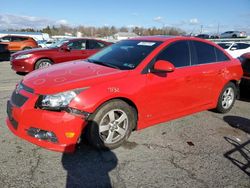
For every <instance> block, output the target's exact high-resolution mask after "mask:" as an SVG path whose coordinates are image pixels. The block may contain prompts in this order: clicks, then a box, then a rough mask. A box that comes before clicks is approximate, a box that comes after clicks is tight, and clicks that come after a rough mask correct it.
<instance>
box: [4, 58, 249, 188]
mask: <svg viewBox="0 0 250 188" xmlns="http://www.w3.org/2000/svg"><path fill="white" fill-rule="evenodd" d="M22 77H23V76H22V75H17V74H16V73H15V72H14V71H12V70H11V68H10V65H9V62H7V61H5V62H0V153H1V154H0V187H1V188H5V187H25V188H27V187H60V188H61V187H115V188H116V187H117V188H123V187H131V188H135V187H143V188H144V187H150V188H152V187H166V188H168V187H180V188H183V187H192V188H193V187H202V188H203V187H226V188H234V187H235V188H241V187H245V188H249V187H250V94H249V93H248V94H247V93H243V94H244V95H245V97H244V98H243V99H241V100H237V101H236V103H235V106H234V108H233V109H232V110H231V111H230V112H229V113H228V114H217V113H215V112H212V111H204V112H201V113H196V114H194V115H191V116H187V117H184V118H180V119H178V120H174V121H170V122H167V123H162V124H159V125H156V126H153V127H150V128H147V129H144V130H141V131H136V132H133V133H132V135H131V137H130V138H129V140H128V142H126V143H125V144H124V145H123V146H122V147H120V148H118V149H115V150H113V151H97V150H95V149H93V148H92V147H90V146H89V145H88V144H87V143H85V142H83V143H82V144H81V145H80V146H79V148H78V150H77V152H75V153H74V154H62V153H57V152H53V151H49V150H46V149H43V148H40V147H38V146H35V145H33V144H30V143H28V142H27V141H25V140H22V139H20V138H18V137H16V136H14V135H13V134H12V133H11V132H10V131H9V130H8V128H7V126H6V124H5V118H6V112H5V111H6V102H7V100H8V98H9V97H10V95H11V92H12V91H13V89H14V88H15V84H16V83H17V82H18V81H20V80H21V79H22ZM247 95H248V96H249V97H248V96H247Z"/></svg>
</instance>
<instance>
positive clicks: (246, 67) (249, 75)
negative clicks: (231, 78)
mask: <svg viewBox="0 0 250 188" xmlns="http://www.w3.org/2000/svg"><path fill="white" fill-rule="evenodd" d="M239 59H240V61H241V66H242V69H243V77H242V79H241V85H242V86H245V85H247V86H250V53H245V54H243V55H241V56H240V58H239Z"/></svg>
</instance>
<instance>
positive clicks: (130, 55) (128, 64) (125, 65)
mask: <svg viewBox="0 0 250 188" xmlns="http://www.w3.org/2000/svg"><path fill="white" fill-rule="evenodd" d="M161 43H162V42H159V41H140V40H124V41H121V42H118V43H115V44H113V45H111V46H108V47H106V48H105V49H103V50H101V51H100V52H98V53H96V54H95V55H93V56H91V57H90V58H89V59H88V61H89V62H91V63H96V64H101V65H103V66H109V67H113V68H117V69H122V70H130V69H134V68H136V67H137V66H138V65H139V64H140V63H141V62H142V60H143V59H145V58H146V57H147V56H148V55H149V54H150V52H152V51H153V50H154V49H155V48H156V47H157V46H159V45H160V44H161Z"/></svg>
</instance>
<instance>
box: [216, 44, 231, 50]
mask: <svg viewBox="0 0 250 188" xmlns="http://www.w3.org/2000/svg"><path fill="white" fill-rule="evenodd" d="M218 45H219V46H220V47H222V48H223V49H228V48H229V47H230V46H231V45H232V43H218Z"/></svg>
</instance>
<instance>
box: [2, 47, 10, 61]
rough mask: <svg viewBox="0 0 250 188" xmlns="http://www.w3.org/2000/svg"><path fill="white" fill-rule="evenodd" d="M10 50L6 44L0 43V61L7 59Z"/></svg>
mask: <svg viewBox="0 0 250 188" xmlns="http://www.w3.org/2000/svg"><path fill="white" fill-rule="evenodd" d="M9 58H10V51H9V50H8V45H7V44H0V61H5V60H9Z"/></svg>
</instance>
